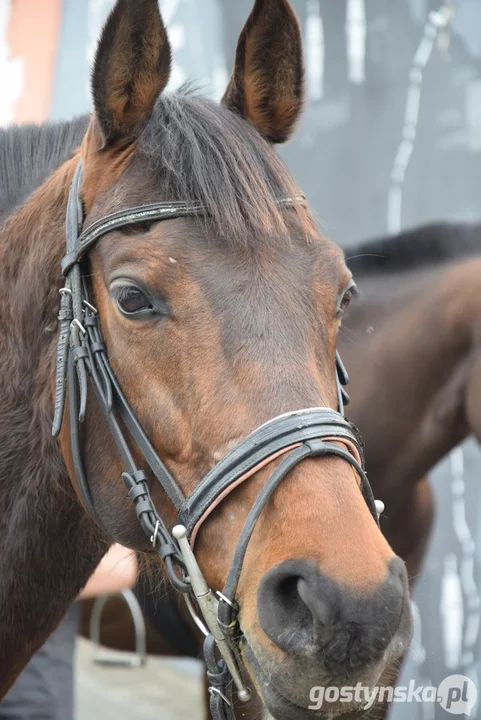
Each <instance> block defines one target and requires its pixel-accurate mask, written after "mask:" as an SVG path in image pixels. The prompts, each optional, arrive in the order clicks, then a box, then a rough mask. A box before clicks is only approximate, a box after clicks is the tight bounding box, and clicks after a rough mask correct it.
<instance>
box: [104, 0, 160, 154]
mask: <svg viewBox="0 0 481 720" xmlns="http://www.w3.org/2000/svg"><path fill="white" fill-rule="evenodd" d="M170 66H171V51H170V44H169V40H168V37H167V32H166V30H165V26H164V23H163V22H162V17H161V15H160V10H159V5H158V0H118V1H117V3H116V5H115V7H114V9H113V10H112V12H111V13H110V15H109V17H108V20H107V22H106V24H105V27H104V29H103V32H102V35H101V38H100V42H99V46H98V49H97V54H96V57H95V63H94V69H93V75H92V91H93V100H94V108H95V114H96V116H97V120H98V122H99V124H100V128H101V130H102V133H103V136H104V140H105V142H106V143H109V142H113V141H115V140H120V139H123V138H133V137H134V136H135V134H136V132H138V128H139V125H140V124H141V123H142V121H145V120H146V119H147V118H148V117H149V115H150V113H151V111H152V108H153V106H154V103H155V101H156V99H157V97H158V95H159V93H160V92H161V91H162V90H163V89H164V88H165V86H166V85H167V83H168V81H169V77H170Z"/></svg>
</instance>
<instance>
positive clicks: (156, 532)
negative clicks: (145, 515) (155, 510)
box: [150, 520, 160, 548]
mask: <svg viewBox="0 0 481 720" xmlns="http://www.w3.org/2000/svg"><path fill="white" fill-rule="evenodd" d="M159 527H160V522H159V521H158V520H157V522H156V523H155V528H154V534H153V535H151V536H150V542H151V543H152V545H153V546H154V548H155V547H157V538H158V537H159Z"/></svg>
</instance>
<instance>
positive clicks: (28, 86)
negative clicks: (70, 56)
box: [8, 0, 63, 123]
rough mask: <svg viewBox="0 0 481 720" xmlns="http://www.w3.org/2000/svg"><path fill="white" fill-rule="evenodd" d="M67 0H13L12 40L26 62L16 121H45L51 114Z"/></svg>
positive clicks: (13, 50) (17, 54)
mask: <svg viewBox="0 0 481 720" xmlns="http://www.w3.org/2000/svg"><path fill="white" fill-rule="evenodd" d="M62 5H63V0H12V6H11V13H10V24H9V28H8V44H9V46H10V52H11V56H12V57H21V58H22V59H23V61H24V63H25V83H24V86H23V90H22V96H21V98H20V99H19V100H18V101H17V102H16V103H15V106H14V122H16V123H25V122H39V123H40V122H45V120H47V119H48V117H49V114H50V106H51V102H52V93H53V83H54V78H55V62H56V58H57V49H58V43H59V38H60V25H61V19H62Z"/></svg>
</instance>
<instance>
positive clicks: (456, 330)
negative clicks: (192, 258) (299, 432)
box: [339, 222, 481, 585]
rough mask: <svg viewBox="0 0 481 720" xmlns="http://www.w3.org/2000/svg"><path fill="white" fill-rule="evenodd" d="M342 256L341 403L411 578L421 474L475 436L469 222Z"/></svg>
mask: <svg viewBox="0 0 481 720" xmlns="http://www.w3.org/2000/svg"><path fill="white" fill-rule="evenodd" d="M346 258H347V264H348V266H349V267H350V269H351V270H352V272H353V274H354V277H355V280H356V285H357V287H358V289H359V298H358V301H357V302H356V303H353V304H352V306H351V309H350V312H349V313H347V314H346V316H345V318H344V320H343V329H342V330H341V335H340V342H339V348H340V350H341V352H342V354H343V356H344V357H345V359H346V367H347V368H348V369H349V373H350V380H351V383H350V396H351V404H350V406H349V408H348V414H349V418H350V419H351V420H352V421H353V422H354V423H355V424H356V425H357V426H358V427H359V429H360V431H361V434H362V436H363V439H364V442H365V448H364V450H365V458H366V467H367V469H368V473H369V479H370V482H371V484H372V486H373V488H374V491H375V492H376V493H377V494H378V495H379V497H380V498H381V500H382V501H383V502H384V503H385V504H386V507H388V508H389V512H388V513H386V514H385V516H384V517H383V532H385V534H386V537H387V538H388V540H389V542H390V543H391V544H392V546H393V548H394V549H395V550H396V552H397V553H398V554H399V555H400V556H401V557H402V558H403V559H404V560H405V562H406V564H407V568H408V574H409V577H410V582H411V585H413V584H414V582H415V580H416V578H417V577H418V576H419V573H420V571H421V568H422V561H423V558H424V555H425V551H426V546H427V542H428V540H429V536H430V531H431V527H432V522H433V517H434V506H433V498H432V491H431V488H430V485H429V482H428V479H427V478H426V474H427V473H428V472H429V471H430V470H432V468H433V467H434V466H435V465H436V464H437V463H438V462H440V461H441V460H442V458H443V457H445V456H446V455H447V454H448V453H449V452H450V451H451V450H452V449H453V448H454V447H456V446H457V445H458V444H459V443H461V442H462V441H463V440H464V439H465V438H466V437H467V436H468V435H474V437H475V438H476V439H477V440H478V441H480V440H481V415H480V409H479V408H480V402H479V398H480V392H481V375H480V371H481V354H480V351H481V345H480V339H481V335H480V326H479V312H478V307H477V297H478V295H477V289H478V284H479V277H481V275H480V273H481V225H480V224H479V223H469V222H465V223H464V222H445V223H433V224H428V225H423V226H421V227H417V228H414V229H410V230H406V231H404V232H402V233H400V234H399V235H397V236H395V237H387V238H379V239H376V240H371V241H367V242H363V243H361V244H359V245H358V246H356V247H353V248H350V249H349V250H346ZM374 388H376V396H375V402H372V397H373V396H372V391H373V389H374ZM379 388H381V389H379Z"/></svg>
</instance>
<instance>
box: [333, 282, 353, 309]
mask: <svg viewBox="0 0 481 720" xmlns="http://www.w3.org/2000/svg"><path fill="white" fill-rule="evenodd" d="M357 295H358V290H357V288H356V286H355V285H354V284H353V285H351V286H350V287H348V288H347V290H346V291H345V293H344V295H343V296H342V299H341V301H340V303H339V306H338V311H337V312H338V313H342V312H344V310H346V309H347V307H348V306H349V304H350V302H351V300H352V299H353V298H355V297H356V296H357Z"/></svg>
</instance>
